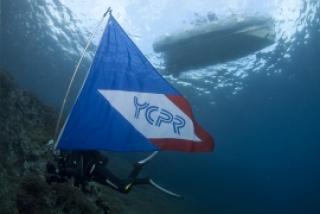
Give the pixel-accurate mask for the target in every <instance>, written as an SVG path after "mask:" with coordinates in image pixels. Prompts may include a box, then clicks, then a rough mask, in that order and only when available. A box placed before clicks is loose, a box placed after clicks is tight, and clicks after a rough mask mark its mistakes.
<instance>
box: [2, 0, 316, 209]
mask: <svg viewBox="0 0 320 214" xmlns="http://www.w3.org/2000/svg"><path fill="white" fill-rule="evenodd" d="M288 2H290V1H288ZM49 3H50V4H49ZM303 5H304V6H303V7H302V8H301V11H300V16H299V18H298V19H297V25H302V26H303V27H302V29H301V30H297V31H296V32H295V33H294V35H293V36H292V37H291V38H290V40H286V39H285V38H283V37H281V36H280V37H278V40H277V44H276V46H275V48H274V49H273V50H272V51H269V52H262V53H259V54H256V59H255V61H254V63H253V68H256V67H258V71H257V72H249V71H247V75H246V78H244V79H241V90H238V91H237V92H236V93H235V92H234V89H235V88H236V87H238V85H237V84H236V82H237V81H239V80H235V79H234V77H233V76H230V75H229V73H230V72H229V70H227V71H228V72H226V75H225V76H224V80H225V81H227V82H228V81H229V82H230V81H234V85H233V86H232V87H220V88H218V89H217V88H215V86H214V84H215V83H216V82H214V81H215V79H217V78H215V77H211V79H210V77H203V78H202V79H201V78H200V79H199V80H197V79H192V78H190V79H188V78H187V77H183V76H182V77H181V79H183V81H184V82H188V83H189V84H191V86H192V87H190V86H189V87H187V86H186V87H183V86H182V85H179V81H180V80H181V79H179V78H178V79H177V78H173V79H172V78H171V77H170V76H168V79H169V80H170V81H171V82H172V83H173V84H175V86H176V87H177V88H178V89H179V90H180V91H181V92H182V93H183V94H184V95H185V96H187V98H188V99H189V100H190V102H191V103H192V105H193V107H194V110H195V114H196V116H197V117H198V118H199V120H200V122H201V123H202V124H203V126H204V127H206V128H207V129H208V131H209V132H211V133H214V136H215V140H216V149H215V151H214V153H212V154H195V155H190V154H183V153H172V152H164V153H162V154H160V155H159V156H158V157H157V158H156V159H155V160H154V162H153V163H152V166H150V167H149V168H148V169H147V171H148V173H149V174H151V175H152V177H154V178H155V180H158V181H160V182H161V183H163V184H165V185H167V186H171V187H173V189H174V190H176V191H178V192H181V193H183V194H184V195H185V196H186V199H185V200H186V206H191V207H193V208H195V210H197V211H198V212H199V213H314V214H316V213H320V203H319V200H320V154H319V153H320V140H319V139H320V122H319V121H320V64H319V63H320V21H319V19H320V11H319V10H320V9H319V8H320V7H319V2H318V1H304V3H303ZM50 8H51V9H50ZM52 8H53V9H54V10H53V11H59V12H58V15H57V14H55V13H54V12H52ZM62 15H63V17H64V18H65V20H67V22H68V23H69V25H68V27H65V26H64V24H65V22H63V21H61V19H58V18H57V16H58V17H59V16H62ZM1 16H2V17H1V21H2V23H1V39H2V40H1V46H0V47H1V62H0V63H1V64H0V65H1V67H4V68H5V69H6V70H8V71H9V72H10V73H12V74H13V76H14V77H15V79H16V81H17V82H18V83H19V85H20V87H22V88H27V89H29V90H32V91H33V92H34V93H36V94H37V95H38V96H39V97H40V98H41V99H42V100H43V101H44V102H46V103H48V104H50V105H53V106H58V104H59V103H60V102H61V99H62V95H63V93H64V91H65V89H66V85H67V79H68V78H69V77H70V72H71V71H72V69H73V67H74V65H75V62H76V61H77V59H78V57H79V53H80V52H81V49H82V47H83V46H84V45H85V41H86V39H87V37H86V36H85V35H84V34H80V33H79V32H78V31H77V26H76V24H74V26H73V25H72V23H77V22H78V20H75V19H73V15H72V11H71V10H70V9H68V8H66V7H64V6H63V5H62V4H61V2H60V1H58V0H52V1H22V0H20V1H10V0H4V1H2V13H1ZM48 20H49V21H50V23H51V24H48V23H49V21H48ZM93 49H94V48H93ZM288 49H290V51H289V53H290V57H289V58H288V57H284V55H285V54H288ZM91 55H92V53H91ZM88 59H90V54H89V56H88V57H87V61H88ZM261 60H263V61H264V64H263V66H261V65H260V64H259V63H260V62H261ZM87 63H88V62H85V63H84V65H83V68H82V69H83V70H86V64H87ZM236 65H237V64H235V65H234V64H233V65H232V69H230V70H234V69H235V70H237V69H242V70H243V65H239V67H237V66H236ZM228 66H230V65H226V67H228ZM248 70H250V69H248ZM227 74H228V75H227ZM205 79H207V80H210V81H211V82H209V83H207V82H205V81H204V80H205ZM210 84H212V85H210ZM198 86H202V87H207V88H206V89H208V90H209V91H210V93H204V94H201V95H200V96H199V93H197V91H196V90H195V88H197V87H198ZM191 203H192V205H191ZM191 212H194V210H193V211H191Z"/></svg>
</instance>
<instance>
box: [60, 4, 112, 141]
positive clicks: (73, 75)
mask: <svg viewBox="0 0 320 214" xmlns="http://www.w3.org/2000/svg"><path fill="white" fill-rule="evenodd" d="M111 11H112V10H111V8H110V7H109V8H108V10H107V11H106V12H105V13H104V14H103V16H102V17H101V19H100V21H99V22H98V24H97V26H96V27H95V29H94V31H93V32H92V33H91V35H90V37H89V41H88V43H87V45H86V46H85V48H84V49H83V51H82V54H81V57H80V59H79V61H78V63H77V65H76V67H75V69H74V70H73V74H72V77H71V79H70V82H69V85H68V88H67V91H66V94H65V96H64V99H63V102H62V105H61V108H60V111H59V116H58V120H57V124H56V128H55V132H54V139H55V140H57V137H58V134H59V129H60V124H61V120H62V115H63V112H64V109H65V105H66V102H67V99H68V97H69V95H70V90H71V86H72V84H73V82H74V79H75V77H76V75H77V73H78V71H79V68H80V65H81V63H82V61H83V58H84V56H85V54H86V52H87V50H88V49H89V47H90V45H91V43H92V40H93V38H94V36H95V35H96V33H97V31H98V29H99V27H100V25H101V24H102V22H103V20H104V18H105V17H106V16H107V14H108V13H110V14H111Z"/></svg>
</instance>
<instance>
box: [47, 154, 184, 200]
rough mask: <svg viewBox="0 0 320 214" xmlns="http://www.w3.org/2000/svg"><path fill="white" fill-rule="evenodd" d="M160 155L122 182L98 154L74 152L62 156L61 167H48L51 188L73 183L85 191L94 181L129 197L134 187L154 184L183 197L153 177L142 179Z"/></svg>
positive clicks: (136, 165) (164, 190) (60, 159)
mask: <svg viewBox="0 0 320 214" xmlns="http://www.w3.org/2000/svg"><path fill="white" fill-rule="evenodd" d="M156 153H157V152H155V153H153V154H151V155H150V156H149V157H147V158H145V159H143V160H141V161H138V162H137V163H135V164H134V166H133V169H132V171H131V173H130V174H129V176H128V178H126V179H120V178H118V177H116V176H115V175H114V174H113V173H112V172H111V171H110V170H109V169H108V168H107V163H108V158H107V157H106V156H105V155H103V154H102V153H101V152H98V151H93V150H92V151H70V152H66V151H64V152H61V154H60V155H58V156H57V167H56V166H55V164H54V163H53V162H50V161H49V162H48V163H47V166H46V168H47V177H46V180H47V182H48V183H49V184H51V183H53V182H57V183H64V182H68V181H69V180H71V179H72V180H73V185H74V186H77V187H80V188H82V190H83V191H84V190H85V187H86V185H87V183H88V182H90V181H94V182H97V183H100V184H102V185H106V186H109V187H111V188H113V189H114V190H116V191H119V192H121V193H129V192H130V190H131V189H132V186H134V185H141V184H151V185H152V186H154V187H156V188H157V189H159V190H161V191H163V192H165V193H167V194H169V195H171V196H174V197H179V198H180V197H181V196H180V195H178V194H176V193H173V192H171V191H169V190H167V189H165V188H163V187H161V186H159V185H158V184H156V183H155V182H154V181H153V180H152V179H150V178H149V177H145V178H138V175H139V173H140V172H141V170H142V168H143V166H144V165H145V164H146V163H148V161H149V160H151V159H152V157H153V156H155V155H156Z"/></svg>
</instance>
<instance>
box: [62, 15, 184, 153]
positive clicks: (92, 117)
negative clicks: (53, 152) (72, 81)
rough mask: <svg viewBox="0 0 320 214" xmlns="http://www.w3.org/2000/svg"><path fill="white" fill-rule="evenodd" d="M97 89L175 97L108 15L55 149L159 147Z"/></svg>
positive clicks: (134, 148)
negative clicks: (88, 68) (102, 32)
mask: <svg viewBox="0 0 320 214" xmlns="http://www.w3.org/2000/svg"><path fill="white" fill-rule="evenodd" d="M98 89H111V90H124V91H137V92H148V93H159V94H166V95H179V93H178V92H177V91H176V90H175V89H174V88H173V87H172V86H171V85H170V84H168V83H167V82H166V81H165V80H164V79H163V78H162V76H161V75H160V74H159V73H158V72H157V71H156V70H155V68H154V67H153V66H152V65H151V64H150V62H148V60H147V59H146V58H145V57H144V55H143V54H142V53H141V52H140V50H139V49H138V48H137V47H136V46H135V44H134V43H133V42H132V41H131V40H130V38H129V37H128V36H127V34H126V33H125V32H124V30H123V29H122V28H121V27H120V25H119V24H118V23H117V21H116V20H115V19H114V18H113V17H112V16H110V18H109V21H108V24H107V28H106V31H105V32H104V34H103V36H102V39H101V42H100V45H99V47H98V50H97V52H96V55H95V57H94V60H93V63H92V65H91V68H90V71H89V74H88V77H87V79H86V82H85V84H84V86H83V89H82V91H81V93H80V95H79V97H78V99H77V101H76V103H75V105H74V107H73V109H72V111H71V113H70V115H69V117H68V119H67V122H66V124H65V126H64V128H63V130H62V133H61V135H60V137H59V139H58V140H59V142H58V146H57V148H59V149H68V150H69V149H71V150H77V149H79V150H88V149H90V150H93V149H103V150H111V151H154V150H158V149H159V148H158V147H157V146H155V145H153V144H151V143H150V141H149V140H148V139H146V138H145V137H144V136H143V135H142V134H141V133H139V132H138V131H136V129H135V128H134V127H133V126H132V125H131V124H130V123H129V122H128V121H127V120H126V119H125V118H124V117H123V116H122V115H120V114H119V112H117V111H116V110H115V109H114V108H113V107H112V106H111V105H110V103H109V102H108V101H107V100H106V99H105V98H104V97H103V96H102V95H101V94H100V93H99V92H98Z"/></svg>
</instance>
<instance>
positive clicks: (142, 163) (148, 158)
mask: <svg viewBox="0 0 320 214" xmlns="http://www.w3.org/2000/svg"><path fill="white" fill-rule="evenodd" d="M158 152H159V151H154V152H153V153H152V154H151V155H149V156H148V157H146V158H145V159H142V160H140V161H138V162H137V163H138V164H139V165H142V166H143V165H145V164H147V163H148V162H149V161H150V160H151V159H152V158H153V157H154V156H156V155H157V154H158Z"/></svg>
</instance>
